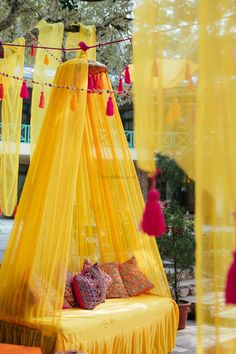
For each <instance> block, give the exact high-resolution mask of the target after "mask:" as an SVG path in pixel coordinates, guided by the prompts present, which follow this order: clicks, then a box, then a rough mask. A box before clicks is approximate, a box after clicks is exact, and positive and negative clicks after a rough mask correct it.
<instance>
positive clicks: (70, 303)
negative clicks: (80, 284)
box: [62, 271, 78, 309]
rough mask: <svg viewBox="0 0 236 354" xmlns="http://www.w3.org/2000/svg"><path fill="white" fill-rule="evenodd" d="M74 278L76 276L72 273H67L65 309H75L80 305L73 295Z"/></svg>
mask: <svg viewBox="0 0 236 354" xmlns="http://www.w3.org/2000/svg"><path fill="white" fill-rule="evenodd" d="M73 278H74V274H73V273H71V272H69V271H68V272H66V284H65V292H64V302H63V306H62V308H63V309H68V308H69V309H70V308H73V307H78V303H77V301H76V298H75V296H74V293H73V286H72V281H73Z"/></svg>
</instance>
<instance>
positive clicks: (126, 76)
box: [125, 65, 131, 84]
mask: <svg viewBox="0 0 236 354" xmlns="http://www.w3.org/2000/svg"><path fill="white" fill-rule="evenodd" d="M125 83H126V84H131V79H130V73H129V66H128V65H127V66H126V68H125Z"/></svg>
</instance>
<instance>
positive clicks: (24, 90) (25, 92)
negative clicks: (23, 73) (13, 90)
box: [20, 81, 29, 98]
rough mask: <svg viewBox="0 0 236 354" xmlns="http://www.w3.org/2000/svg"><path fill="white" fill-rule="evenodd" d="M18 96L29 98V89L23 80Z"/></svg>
mask: <svg viewBox="0 0 236 354" xmlns="http://www.w3.org/2000/svg"><path fill="white" fill-rule="evenodd" d="M20 97H21V98H29V90H28V87H27V86H26V82H25V81H23V83H22V86H21V90H20Z"/></svg>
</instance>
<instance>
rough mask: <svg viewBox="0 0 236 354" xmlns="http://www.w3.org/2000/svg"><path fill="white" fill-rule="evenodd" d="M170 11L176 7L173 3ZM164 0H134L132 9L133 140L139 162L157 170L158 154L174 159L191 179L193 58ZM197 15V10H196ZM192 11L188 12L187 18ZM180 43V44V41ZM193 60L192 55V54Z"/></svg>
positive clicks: (144, 166) (193, 103) (194, 68)
mask: <svg viewBox="0 0 236 354" xmlns="http://www.w3.org/2000/svg"><path fill="white" fill-rule="evenodd" d="M171 6H172V11H173V13H175V11H178V6H179V5H178V3H177V2H176V3H173V4H172V5H171ZM168 7H169V3H168V1H161V2H159V3H158V4H157V3H156V2H155V1H154V0H147V1H138V2H137V4H136V8H135V25H134V36H133V37H134V40H133V43H134V46H133V60H134V68H132V67H131V72H132V75H133V78H134V93H135V95H134V109H135V121H134V130H135V134H134V142H135V149H136V153H137V163H138V166H139V167H140V168H141V169H142V170H144V171H146V172H149V173H153V172H154V171H155V170H156V161H155V158H156V154H157V153H161V154H163V155H167V156H169V157H172V158H175V160H176V161H177V162H178V163H179V165H180V166H181V167H182V168H184V169H185V171H186V173H188V174H189V175H190V176H191V177H193V176H194V164H193V161H194V159H193V152H194V151H193V141H194V125H193V124H192V123H193V122H194V115H195V105H196V102H195V95H194V87H193V82H192V74H193V73H194V72H195V71H196V69H197V64H196V63H195V62H194V61H195V60H191V59H192V58H191V57H190V58H189V57H187V55H188V54H189V53H188V52H187V51H186V50H185V48H182V45H181V46H180V45H178V42H177V41H176V40H175V36H176V35H173V34H174V32H168V30H166V28H177V24H178V23H179V22H181V19H182V18H181V16H184V15H183V14H181V16H179V17H178V19H177V20H176V19H175V18H173V16H172V17H169V16H168ZM195 16H196V14H195ZM191 18H193V19H194V15H193V14H191V13H188V21H190V20H191ZM180 43H181V42H180ZM193 59H195V58H193Z"/></svg>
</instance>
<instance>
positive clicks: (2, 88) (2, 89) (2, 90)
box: [0, 84, 4, 100]
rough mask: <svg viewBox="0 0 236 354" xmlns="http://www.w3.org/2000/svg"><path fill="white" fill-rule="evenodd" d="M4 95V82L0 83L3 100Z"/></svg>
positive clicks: (0, 95) (0, 96)
mask: <svg viewBox="0 0 236 354" xmlns="http://www.w3.org/2000/svg"><path fill="white" fill-rule="evenodd" d="M3 97H4V87H3V84H0V100H2V99H3Z"/></svg>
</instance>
